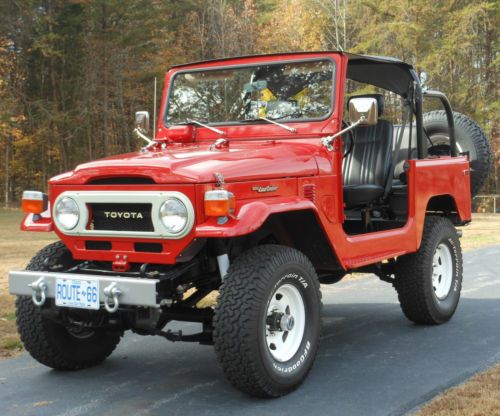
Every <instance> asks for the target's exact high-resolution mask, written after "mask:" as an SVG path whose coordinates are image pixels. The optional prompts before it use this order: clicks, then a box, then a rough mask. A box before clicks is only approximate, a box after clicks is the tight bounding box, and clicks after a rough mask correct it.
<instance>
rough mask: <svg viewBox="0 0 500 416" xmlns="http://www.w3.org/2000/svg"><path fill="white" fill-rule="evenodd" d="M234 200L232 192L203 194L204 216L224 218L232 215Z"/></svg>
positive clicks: (218, 191) (220, 190) (217, 191)
mask: <svg viewBox="0 0 500 416" xmlns="http://www.w3.org/2000/svg"><path fill="white" fill-rule="evenodd" d="M235 206H236V200H235V199H234V195H233V193H232V192H229V191H226V190H224V189H219V190H215V191H207V192H205V215H207V216H209V217H225V216H228V215H232V214H233V212H234V208H235Z"/></svg>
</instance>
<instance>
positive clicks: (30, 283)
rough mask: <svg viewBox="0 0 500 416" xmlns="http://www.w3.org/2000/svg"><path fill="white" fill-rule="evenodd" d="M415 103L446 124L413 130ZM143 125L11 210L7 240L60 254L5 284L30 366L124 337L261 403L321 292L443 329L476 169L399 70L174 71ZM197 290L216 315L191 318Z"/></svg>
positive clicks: (231, 64)
mask: <svg viewBox="0 0 500 416" xmlns="http://www.w3.org/2000/svg"><path fill="white" fill-rule="evenodd" d="M360 90H362V91H365V92H366V91H370V92H371V93H370V94H359V93H356V91H358V92H359V91H360ZM374 91H376V93H374ZM345 97H346V98H345ZM347 97H348V98H347ZM425 97H433V98H438V99H439V100H440V101H441V103H442V104H443V106H444V111H443V110H441V111H432V112H430V113H427V114H423V110H422V108H423V105H422V102H423V99H424V98H425ZM391 106H392V107H391ZM346 107H347V109H346ZM386 107H387V108H386ZM398 108H399V109H398ZM344 111H345V112H346V113H348V115H349V117H348V118H349V121H348V122H347V121H344V117H343V113H344ZM148 124H149V116H148V114H147V113H146V112H138V113H137V114H136V125H137V127H136V130H135V132H136V134H137V135H138V136H140V137H142V138H143V139H144V140H146V141H147V142H148V143H147V145H146V146H145V147H144V148H143V149H142V150H141V151H139V152H137V153H131V154H126V155H120V156H115V157H110V158H106V159H102V160H97V161H93V162H89V163H85V164H82V165H80V166H78V167H77V168H76V169H75V170H73V171H71V172H67V173H63V174H61V175H59V176H56V177H54V178H52V179H51V180H50V182H49V189H48V196H47V195H46V194H43V193H41V192H36V191H26V192H25V193H24V195H23V200H22V205H23V208H24V210H25V211H26V212H27V215H26V217H25V219H24V221H23V223H22V229H23V230H28V231H54V232H55V233H56V234H57V236H58V237H59V238H60V241H58V242H56V243H54V244H51V245H49V246H47V247H46V248H44V249H43V250H41V251H40V252H39V253H38V254H37V255H36V256H35V257H34V258H33V259H32V260H31V262H30V263H29V265H28V267H27V269H26V270H25V271H12V272H11V273H10V274H9V282H10V291H11V293H13V294H16V295H18V299H17V324H18V328H19V332H20V334H21V339H22V341H23V343H24V345H25V347H26V349H27V350H28V351H29V352H30V354H31V355H32V356H33V357H34V358H35V359H37V360H38V361H39V362H41V363H43V364H45V365H47V366H49V367H52V368H56V369H63V370H77V369H82V368H85V367H89V366H92V365H95V364H98V363H99V362H101V361H103V360H104V359H105V358H106V357H107V356H109V355H110V354H111V352H112V351H113V350H114V348H115V347H116V345H117V344H118V342H119V341H120V338H121V336H122V335H123V333H124V331H126V330H131V331H133V332H135V333H137V334H141V335H159V336H162V337H165V338H166V339H168V340H172V341H196V342H200V343H203V344H214V346H215V351H216V354H217V357H218V360H219V361H220V363H221V365H222V368H223V370H224V372H225V374H226V376H227V378H228V379H229V380H230V381H231V383H233V384H234V385H235V386H236V387H237V388H239V389H241V390H242V391H245V392H247V393H250V394H252V395H256V396H272V397H274V396H280V395H283V394H286V393H288V392H290V391H291V390H293V389H294V388H296V387H297V386H298V385H299V384H300V383H301V382H302V381H303V380H304V378H305V377H306V375H307V373H308V372H309V370H310V368H311V366H312V364H313V361H314V358H315V355H316V352H317V349H318V342H319V334H320V310H321V293H320V283H324V284H328V283H335V282H337V281H339V280H340V279H342V277H343V276H344V275H346V274H347V273H349V272H352V271H360V272H369V273H375V274H376V275H377V276H379V277H380V279H381V280H383V281H386V282H389V283H391V284H393V285H394V287H395V288H396V290H397V293H398V295H399V301H400V303H401V307H402V310H403V312H404V314H405V315H406V317H407V318H408V319H410V320H411V321H413V322H415V323H418V324H441V323H443V322H446V321H447V320H449V319H450V318H451V316H452V315H453V313H454V312H455V309H456V307H457V304H458V301H459V296H460V289H461V283H462V254H461V249H460V242H459V232H457V230H456V228H455V227H456V226H463V225H465V224H467V223H469V222H470V221H471V190H472V193H476V192H478V190H479V188H480V187H481V185H482V183H483V182H484V180H485V178H486V176H487V174H488V170H489V165H490V158H491V150H490V147H489V144H488V141H487V140H486V138H485V137H484V134H483V133H482V131H481V130H480V128H479V127H478V126H477V125H476V124H475V123H474V122H472V121H471V120H470V119H468V118H467V117H465V116H464V115H461V114H458V113H453V112H452V110H451V108H450V105H449V103H448V100H447V99H446V97H445V96H444V95H443V94H441V93H439V92H433V91H422V87H421V84H420V81H419V78H418V76H417V74H416V72H415V70H414V69H413V68H412V66H411V65H408V64H406V63H404V62H402V61H399V60H397V59H393V58H381V57H371V56H360V55H352V54H348V53H342V52H320V53H294V54H279V55H266V56H251V57H240V58H233V59H221V60H214V61H207V62H199V63H192V64H187V65H182V66H177V67H173V68H172V69H170V71H169V72H168V73H167V74H166V77H165V89H164V93H163V100H162V104H161V108H160V115H159V117H158V125H157V128H156V131H155V132H154V139H153V140H151V139H148V137H147V136H146V133H147V128H148ZM214 290H218V291H219V294H218V297H217V302H216V304H215V306H213V307H204V308H202V307H197V305H198V304H199V301H200V300H201V299H203V298H204V297H206V296H207V295H208V294H209V293H210V292H212V291H214ZM171 321H192V322H197V323H200V324H201V325H200V328H201V329H200V331H199V332H198V333H191V334H186V333H185V332H184V333H183V332H182V331H179V330H177V331H173V330H171V329H170V330H165V329H164V328H165V327H166V326H167V324H169V323H170V322H171Z"/></svg>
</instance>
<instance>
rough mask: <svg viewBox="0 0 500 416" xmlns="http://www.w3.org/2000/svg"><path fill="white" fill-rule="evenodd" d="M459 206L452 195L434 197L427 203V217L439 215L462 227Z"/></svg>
mask: <svg viewBox="0 0 500 416" xmlns="http://www.w3.org/2000/svg"><path fill="white" fill-rule="evenodd" d="M457 207H458V205H457V202H456V200H455V198H454V197H453V195H451V194H442V195H434V196H432V197H431V198H429V200H428V201H427V206H426V209H425V213H426V215H439V216H442V217H446V218H448V219H450V220H451V222H452V223H453V224H455V225H462V224H463V221H462V219H461V218H460V213H459V211H458V208H457Z"/></svg>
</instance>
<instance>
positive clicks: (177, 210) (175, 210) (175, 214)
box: [158, 197, 190, 235]
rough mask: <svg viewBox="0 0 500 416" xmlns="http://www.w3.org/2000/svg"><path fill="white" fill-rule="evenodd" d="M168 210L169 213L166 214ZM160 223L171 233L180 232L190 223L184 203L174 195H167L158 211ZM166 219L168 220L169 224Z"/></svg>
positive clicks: (176, 233)
mask: <svg viewBox="0 0 500 416" xmlns="http://www.w3.org/2000/svg"><path fill="white" fill-rule="evenodd" d="M168 212H170V214H167V213H168ZM158 217H159V220H160V224H161V225H162V226H163V227H164V229H165V230H166V231H167V232H168V233H169V234H171V235H179V234H182V233H183V232H184V231H185V230H186V228H187V226H188V225H189V224H190V213H189V210H188V207H187V206H186V204H185V203H184V202H183V201H181V200H180V199H179V198H176V197H168V198H166V199H165V200H164V201H163V203H162V204H161V205H160V209H159V211H158ZM167 221H170V225H169V223H168V222H167Z"/></svg>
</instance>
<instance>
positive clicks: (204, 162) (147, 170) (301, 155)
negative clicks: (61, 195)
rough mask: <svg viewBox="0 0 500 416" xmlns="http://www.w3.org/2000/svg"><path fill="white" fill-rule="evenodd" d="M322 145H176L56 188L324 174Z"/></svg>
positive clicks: (117, 159)
mask: <svg viewBox="0 0 500 416" xmlns="http://www.w3.org/2000/svg"><path fill="white" fill-rule="evenodd" d="M317 141H318V140H315V141H314V142H312V141H311V140H303V141H302V140H301V141H298V140H297V141H286V142H276V143H273V142H232V143H231V144H230V146H229V148H228V149H223V150H210V149H209V144H198V143H196V144H192V145H183V146H176V145H172V146H169V147H168V148H167V149H165V150H162V151H152V152H145V153H129V154H124V155H118V156H113V157H109V158H105V159H99V160H96V161H93V162H89V163H84V164H81V165H79V166H78V167H77V168H76V169H75V170H74V171H72V172H67V173H64V174H62V175H58V176H56V177H54V178H52V179H51V181H50V183H51V184H54V185H56V184H75V185H78V184H85V183H88V182H89V181H91V180H93V179H95V178H111V177H120V176H129V177H130V176H145V177H150V178H152V179H153V180H154V181H155V182H156V183H165V184H170V183H207V182H214V181H215V178H214V173H216V172H220V173H222V175H223V176H224V178H225V180H226V181H228V182H237V181H245V180H259V179H275V178H282V177H294V176H295V177H297V176H309V175H314V174H316V173H317V172H318V167H317V164H316V160H315V155H316V154H317V153H318V152H319V147H320V146H318V143H316V142H317Z"/></svg>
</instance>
